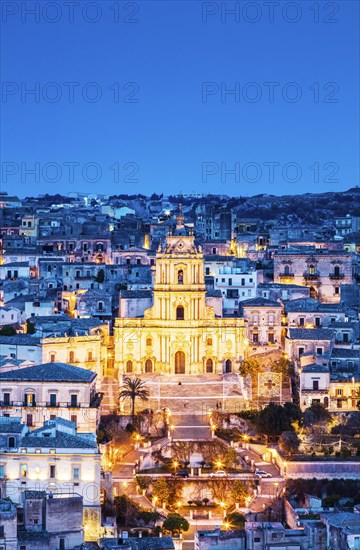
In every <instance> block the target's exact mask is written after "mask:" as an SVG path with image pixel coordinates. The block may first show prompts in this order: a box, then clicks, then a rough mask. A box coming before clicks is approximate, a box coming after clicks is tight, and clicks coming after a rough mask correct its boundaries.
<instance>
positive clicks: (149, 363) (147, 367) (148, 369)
mask: <svg viewBox="0 0 360 550" xmlns="http://www.w3.org/2000/svg"><path fill="white" fill-rule="evenodd" d="M145 372H146V373H151V372H152V361H151V359H147V360H146V361H145Z"/></svg>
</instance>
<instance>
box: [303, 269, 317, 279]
mask: <svg viewBox="0 0 360 550" xmlns="http://www.w3.org/2000/svg"><path fill="white" fill-rule="evenodd" d="M303 277H304V279H305V281H317V279H319V277H320V273H319V272H317V271H316V272H315V273H309V272H308V271H305V272H304V273H303Z"/></svg>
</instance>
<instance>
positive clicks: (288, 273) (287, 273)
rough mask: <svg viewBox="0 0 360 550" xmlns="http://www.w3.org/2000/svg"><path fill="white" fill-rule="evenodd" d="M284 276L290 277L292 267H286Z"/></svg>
mask: <svg viewBox="0 0 360 550" xmlns="http://www.w3.org/2000/svg"><path fill="white" fill-rule="evenodd" d="M284 275H290V267H289V266H288V265H286V266H285V267H284Z"/></svg>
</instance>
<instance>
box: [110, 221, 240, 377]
mask: <svg viewBox="0 0 360 550" xmlns="http://www.w3.org/2000/svg"><path fill="white" fill-rule="evenodd" d="M211 300H212V299H211V298H207V296H206V287H205V281H204V257H203V253H202V250H201V247H200V246H197V245H196V244H195V241H194V236H193V235H192V234H189V235H188V234H187V231H186V229H185V227H184V225H183V217H182V215H181V214H180V216H179V217H178V219H177V225H176V229H175V231H174V232H173V234H171V235H169V236H168V237H167V239H166V242H165V243H164V244H160V245H159V248H158V250H157V254H156V271H155V281H154V288H153V305H152V307H150V308H148V309H146V310H145V311H144V315H143V316H142V317H137V318H129V317H126V318H117V319H116V321H115V327H114V367H115V370H116V371H117V372H118V375H119V379H121V378H122V376H123V375H125V376H131V375H136V376H139V375H154V374H160V375H192V374H194V375H199V374H208V375H211V374H217V375H220V374H227V373H237V372H238V368H239V364H240V361H242V360H243V359H244V357H245V350H246V343H245V342H246V336H245V325H244V320H243V319H241V318H228V317H227V318H224V317H222V315H221V316H220V315H216V313H215V309H214V307H212V306H211V305H209V302H211ZM218 300H220V301H221V297H219V298H218ZM216 311H217V312H218V313H219V308H216ZM220 311H221V308H220Z"/></svg>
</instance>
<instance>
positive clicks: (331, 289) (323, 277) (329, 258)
mask: <svg viewBox="0 0 360 550" xmlns="http://www.w3.org/2000/svg"><path fill="white" fill-rule="evenodd" d="M274 282H275V283H286V284H289V283H291V284H297V285H302V286H308V287H309V288H310V295H311V297H313V298H319V300H320V301H322V302H327V303H337V302H340V285H342V284H348V285H349V284H351V283H352V282H353V256H352V254H350V253H347V252H344V251H336V250H327V249H315V248H312V247H297V248H286V249H283V250H278V251H277V252H276V253H275V254H274Z"/></svg>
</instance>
